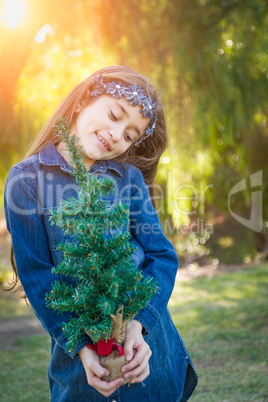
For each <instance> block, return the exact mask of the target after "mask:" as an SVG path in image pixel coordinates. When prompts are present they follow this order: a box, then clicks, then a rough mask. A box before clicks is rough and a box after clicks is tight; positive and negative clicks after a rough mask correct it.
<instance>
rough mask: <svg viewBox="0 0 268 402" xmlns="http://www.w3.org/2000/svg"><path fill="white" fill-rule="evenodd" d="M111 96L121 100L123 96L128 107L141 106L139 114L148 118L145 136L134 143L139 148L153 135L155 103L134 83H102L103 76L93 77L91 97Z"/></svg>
mask: <svg viewBox="0 0 268 402" xmlns="http://www.w3.org/2000/svg"><path fill="white" fill-rule="evenodd" d="M105 92H106V93H107V94H110V95H112V96H113V97H114V98H116V99H118V98H122V97H123V96H124V97H125V98H126V99H127V100H128V103H129V105H133V106H137V105H140V106H142V109H141V113H142V114H143V116H144V117H145V118H147V117H149V118H150V124H149V126H148V127H147V128H146V130H145V134H144V135H143V136H142V137H141V139H140V140H139V141H138V142H136V144H135V146H139V144H140V143H141V141H143V140H144V139H145V138H147V137H150V136H151V135H153V132H154V129H155V126H156V122H157V113H156V102H154V100H153V98H152V97H151V95H147V94H146V92H145V90H144V89H143V88H141V87H139V86H138V85H137V84H136V83H134V84H133V85H129V86H125V85H123V84H122V83H121V82H117V81H115V82H114V81H113V82H107V83H104V82H103V76H102V75H99V76H94V81H93V86H92V90H90V95H91V96H99V95H102V94H104V93H105Z"/></svg>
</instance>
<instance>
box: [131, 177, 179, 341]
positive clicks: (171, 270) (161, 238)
mask: <svg viewBox="0 0 268 402" xmlns="http://www.w3.org/2000/svg"><path fill="white" fill-rule="evenodd" d="M132 188H133V190H132V195H131V203H130V231H131V234H132V236H133V237H135V239H136V240H137V241H138V243H139V244H140V245H141V247H142V249H143V251H144V254H145V261H144V265H143V270H144V274H145V275H150V276H153V277H154V278H156V279H157V280H158V283H159V286H160V290H159V292H158V293H157V294H156V295H155V296H154V298H153V299H152V300H151V302H150V303H149V304H148V305H147V307H146V308H144V309H143V310H141V311H140V312H139V313H138V314H137V316H136V317H135V319H136V320H138V321H140V322H141V324H142V325H143V327H144V328H145V330H146V331H147V333H150V331H151V330H152V328H153V326H154V324H155V322H156V321H157V320H158V319H159V317H160V315H161V313H162V312H163V311H164V310H165V309H166V308H167V304H168V301H169V299H170V296H171V293H172V291H173V288H174V284H175V277H176V273H177V270H178V266H179V261H178V257H177V253H176V251H175V249H174V247H173V245H172V244H171V242H170V241H169V240H168V239H167V238H166V236H165V235H164V233H163V229H162V227H161V223H160V221H159V218H158V215H157V212H156V210H155V209H154V207H153V205H152V202H151V198H150V194H149V189H148V187H147V185H146V184H145V182H144V180H143V176H142V173H141V171H140V170H137V173H136V175H135V177H134V180H133V185H132Z"/></svg>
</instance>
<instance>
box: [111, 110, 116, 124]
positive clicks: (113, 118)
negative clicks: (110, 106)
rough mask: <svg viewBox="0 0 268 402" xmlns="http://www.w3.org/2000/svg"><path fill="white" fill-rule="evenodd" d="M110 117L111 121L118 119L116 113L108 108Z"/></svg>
mask: <svg viewBox="0 0 268 402" xmlns="http://www.w3.org/2000/svg"><path fill="white" fill-rule="evenodd" d="M110 118H111V119H112V120H113V121H118V118H117V117H116V115H115V114H114V113H113V112H112V110H110Z"/></svg>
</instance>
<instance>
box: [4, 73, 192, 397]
mask: <svg viewBox="0 0 268 402" xmlns="http://www.w3.org/2000/svg"><path fill="white" fill-rule="evenodd" d="M59 117H63V118H65V119H67V121H68V123H69V125H70V131H71V133H72V134H75V135H76V136H77V137H78V138H79V144H80V145H82V146H83V148H84V163H85V165H86V167H87V169H88V174H89V175H92V174H96V175H98V176H103V175H105V176H109V177H112V178H113V179H114V180H115V188H116V195H115V196H110V200H111V202H113V203H115V202H118V201H123V203H126V204H127V205H128V209H129V213H130V225H129V227H127V228H125V230H129V231H130V233H131V235H132V237H131V239H130V241H132V242H134V244H135V246H136V247H137V250H136V252H135V253H134V255H133V257H132V258H133V261H135V263H136V264H137V266H138V267H139V268H141V269H143V270H144V273H145V275H146V274H148V275H152V276H154V277H155V278H156V279H157V280H158V282H159V284H160V291H159V293H158V294H157V295H156V296H155V297H154V298H153V299H152V301H151V303H150V304H149V305H148V306H147V307H146V308H145V309H143V310H142V311H140V313H139V314H138V315H137V316H136V317H135V319H134V320H132V322H131V323H130V324H129V326H128V329H127V332H126V338H125V343H124V354H125V356H126V359H127V361H128V363H127V364H126V365H125V366H124V367H123V369H122V371H123V372H124V373H125V374H124V377H125V378H127V377H129V378H131V384H130V386H128V385H127V384H126V385H122V382H123V381H124V380H123V379H122V378H121V379H117V380H114V381H112V382H110V383H107V382H105V381H103V380H101V377H103V376H104V375H108V372H107V370H106V369H104V368H103V367H102V366H101V365H100V363H99V357H98V355H97V354H96V352H95V351H93V350H91V349H89V348H88V347H87V346H86V345H87V344H88V343H90V342H91V340H90V338H89V337H88V336H87V335H86V334H85V335H84V338H83V340H82V341H81V343H80V344H79V346H78V347H77V349H76V350H75V352H74V353H73V354H70V353H69V352H68V350H67V347H66V343H67V339H66V338H65V337H64V334H63V332H62V329H61V324H62V323H63V322H65V321H67V320H68V319H69V316H68V315H67V314H62V315H59V314H57V313H56V312H55V311H54V310H51V309H49V308H47V306H46V304H45V294H46V293H47V292H49V291H50V290H51V285H52V283H54V282H55V279H56V275H55V274H53V273H52V272H51V268H52V266H57V265H58V264H59V263H60V262H61V261H62V258H63V256H62V253H61V252H60V251H58V250H57V245H58V244H59V243H60V242H62V241H64V240H65V236H64V234H63V232H62V231H61V229H60V228H59V227H57V226H55V225H54V226H51V224H50V220H49V217H50V210H51V208H53V207H56V206H58V205H59V202H60V200H61V199H62V198H68V197H75V196H76V195H77V185H76V184H75V181H74V177H73V176H72V175H70V171H71V169H72V166H71V158H70V155H69V154H68V151H67V150H66V146H65V144H63V143H62V142H60V141H59V138H58V137H56V136H55V135H53V131H54V129H53V126H54V124H55V122H56V120H57V119H58V118H59ZM166 141H167V137H166V127H165V119H164V114H163V109H162V106H161V104H160V101H159V99H158V98H157V95H156V93H155V90H154V88H153V87H152V86H151V84H150V83H149V81H148V80H147V79H146V78H144V77H143V76H141V75H139V74H138V73H136V72H135V71H133V70H131V69H129V68H127V67H124V66H110V67H107V68H103V69H101V70H100V71H97V72H96V73H94V75H92V76H90V77H88V78H87V79H86V80H85V81H83V82H82V83H80V84H79V85H77V86H76V87H75V88H74V89H73V90H72V91H71V92H70V94H69V95H68V96H67V97H66V99H65V100H64V101H63V102H62V104H61V105H60V107H59V108H58V110H57V111H56V112H55V113H54V115H53V116H52V118H51V119H50V121H49V122H48V124H47V125H46V127H45V128H44V129H43V130H42V132H41V133H40V134H39V136H38V137H37V139H36V140H35V142H34V144H33V146H32V148H31V149H30V152H29V154H28V157H27V159H25V160H23V161H22V162H20V163H18V164H17V165H15V166H13V167H12V169H11V170H10V173H9V175H8V178H7V182H6V187H5V214H6V221H7V227H8V230H9V232H10V233H11V236H12V243H13V249H14V257H15V258H13V267H14V270H15V273H16V282H17V283H19V282H20V283H21V284H22V286H23V289H24V291H25V293H26V295H27V298H28V300H29V302H30V304H31V306H32V308H33V310H34V312H35V314H36V315H37V317H38V318H39V320H40V321H41V323H42V324H43V326H44V328H45V329H46V330H47V332H48V333H49V335H50V336H51V362H50V365H49V370H48V378H49V384H50V390H51V400H52V401H54V402H60V401H65V402H67V401H68V402H74V401H79V402H82V401H122V402H136V401H146V402H150V401H152V402H156V401H159V402H161V401H165V402H166V401H172V402H173V401H174V402H175V401H176V402H177V401H186V400H188V399H189V397H190V396H191V394H192V392H193V390H194V388H195V386H196V383H197V375H196V373H195V371H194V369H193V366H192V363H191V360H190V358H189V355H188V353H187V351H186V349H185V347H184V345H183V342H182V339H181V337H180V335H179V333H178V331H177V330H176V328H175V326H174V324H173V322H172V320H171V317H170V314H169V311H168V309H167V303H168V301H169V298H170V295H171V293H172V290H173V287H174V281H175V276H176V272H177V268H178V259H177V255H176V252H175V250H174V248H173V246H172V244H171V243H170V242H169V241H168V239H167V238H166V237H165V235H164V233H163V231H162V228H161V224H160V222H159V219H158V215H157V212H156V210H155V208H154V206H153V205H154V203H153V191H152V185H153V181H154V178H155V174H156V170H157V164H158V161H159V158H160V156H161V154H162V153H163V151H164V149H165V147H166ZM149 188H150V190H149ZM110 232H111V233H110V234H109V235H108V236H112V235H113V234H114V233H113V230H110ZM14 260H15V261H14ZM64 280H66V277H65V278H64ZM134 349H135V350H136V354H135V355H133V350H134ZM133 356H134V357H133Z"/></svg>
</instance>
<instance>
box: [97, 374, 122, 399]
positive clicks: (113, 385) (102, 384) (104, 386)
mask: <svg viewBox="0 0 268 402" xmlns="http://www.w3.org/2000/svg"><path fill="white" fill-rule="evenodd" d="M123 382H124V379H123V378H117V379H116V380H114V381H111V382H106V381H102V380H101V379H100V378H99V377H96V376H94V377H93V378H92V379H91V381H90V385H91V386H92V387H93V388H95V389H96V390H97V391H98V392H99V393H101V394H102V395H103V396H105V397H106V398H108V397H109V396H110V395H112V394H113V393H114V392H115V391H116V390H117V388H119V387H120V386H121V385H122V384H123Z"/></svg>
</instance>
